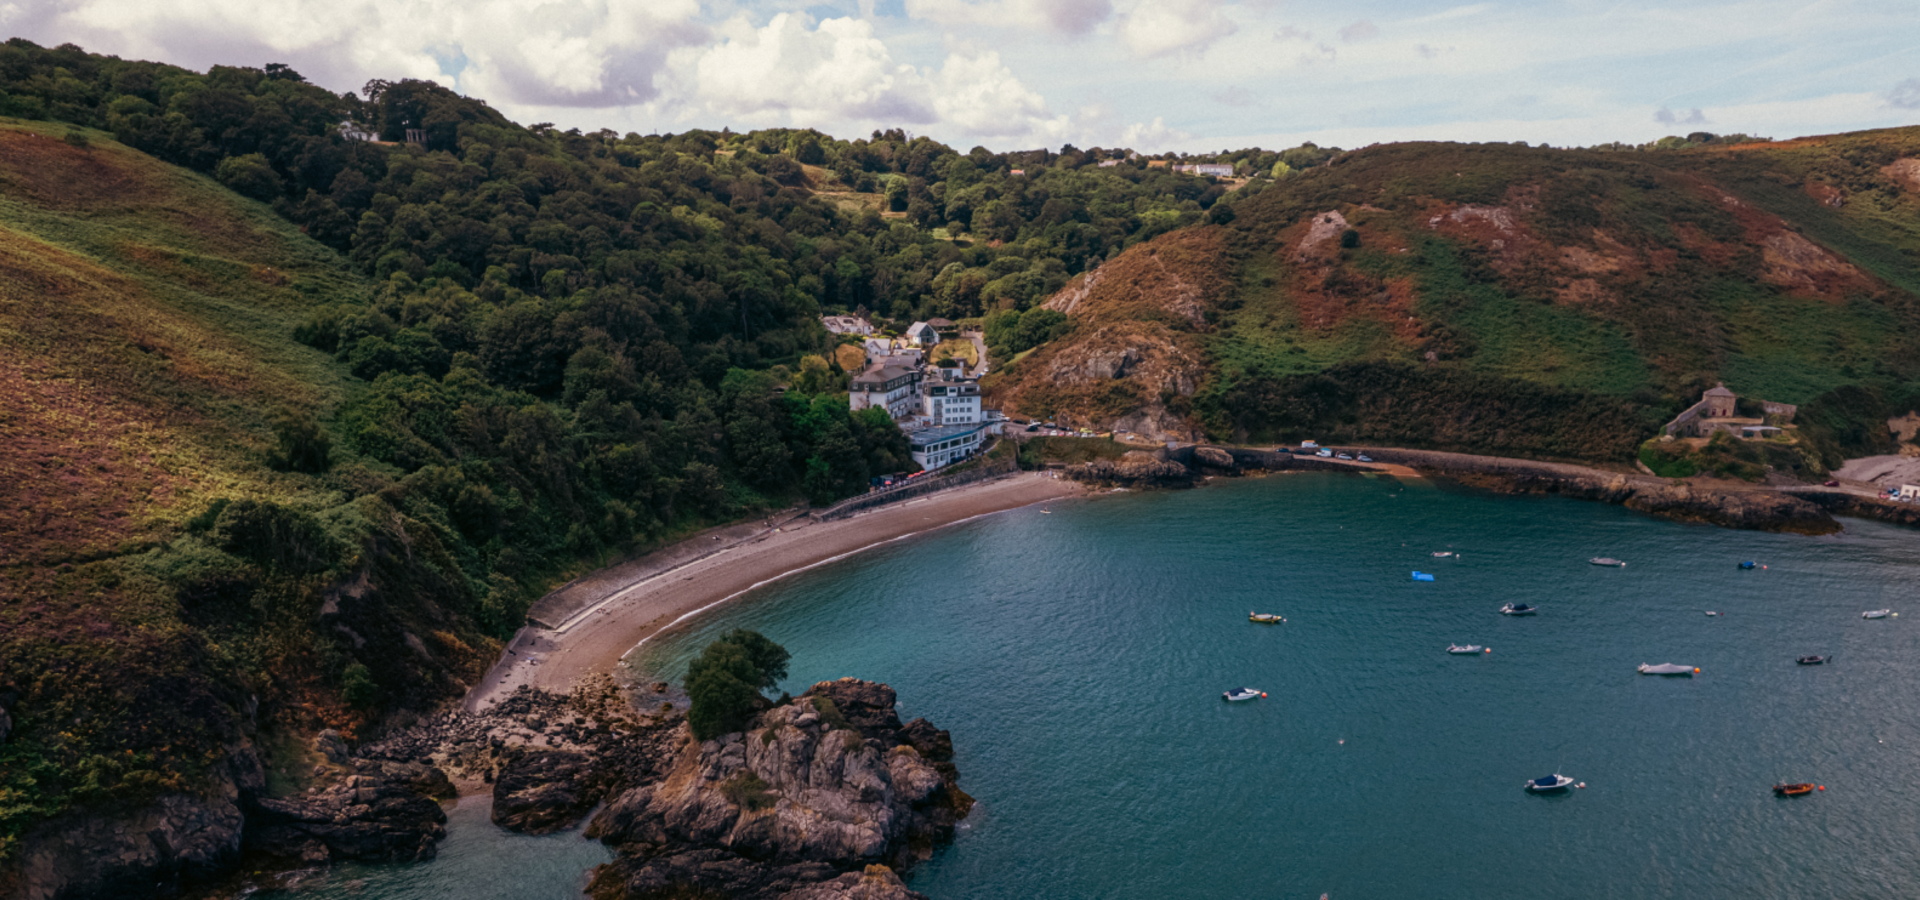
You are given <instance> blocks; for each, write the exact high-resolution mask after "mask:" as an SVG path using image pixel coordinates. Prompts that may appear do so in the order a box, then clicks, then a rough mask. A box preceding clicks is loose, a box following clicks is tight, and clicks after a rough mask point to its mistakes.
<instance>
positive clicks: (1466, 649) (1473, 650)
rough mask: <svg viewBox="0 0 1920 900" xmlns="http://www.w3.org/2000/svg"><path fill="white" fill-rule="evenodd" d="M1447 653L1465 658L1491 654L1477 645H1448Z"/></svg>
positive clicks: (1490, 651)
mask: <svg viewBox="0 0 1920 900" xmlns="http://www.w3.org/2000/svg"><path fill="white" fill-rule="evenodd" d="M1447 652H1448V653H1452V654H1454V655H1456V656H1467V655H1471V654H1477V653H1492V652H1493V651H1492V650H1489V649H1487V648H1485V647H1482V646H1480V645H1479V644H1448V645H1447Z"/></svg>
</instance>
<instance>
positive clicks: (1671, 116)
mask: <svg viewBox="0 0 1920 900" xmlns="http://www.w3.org/2000/svg"><path fill="white" fill-rule="evenodd" d="M1653 120H1654V121H1655V122H1659V123H1660V124H1662V125H1705V124H1707V114H1706V113H1704V112H1701V111H1700V108H1699V107H1695V108H1693V109H1690V110H1688V111H1687V112H1685V113H1676V112H1674V111H1673V110H1670V109H1668V108H1666V107H1664V106H1662V107H1660V110H1659V111H1658V112H1656V113H1654V114H1653Z"/></svg>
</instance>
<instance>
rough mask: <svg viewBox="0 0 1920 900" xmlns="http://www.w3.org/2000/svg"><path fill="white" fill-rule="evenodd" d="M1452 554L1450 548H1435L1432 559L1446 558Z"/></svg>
mask: <svg viewBox="0 0 1920 900" xmlns="http://www.w3.org/2000/svg"><path fill="white" fill-rule="evenodd" d="M1452 555H1453V551H1452V550H1436V551H1434V553H1433V558H1434V559H1446V558H1447V557H1449V556H1452Z"/></svg>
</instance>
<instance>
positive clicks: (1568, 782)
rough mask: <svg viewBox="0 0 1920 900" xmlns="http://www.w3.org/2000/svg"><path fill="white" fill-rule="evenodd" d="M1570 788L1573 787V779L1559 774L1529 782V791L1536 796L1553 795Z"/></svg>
mask: <svg viewBox="0 0 1920 900" xmlns="http://www.w3.org/2000/svg"><path fill="white" fill-rule="evenodd" d="M1570 787H1573V779H1571V778H1568V777H1567V776H1565V775H1561V774H1559V773H1557V772H1556V773H1554V774H1552V775H1546V776H1542V777H1540V778H1534V779H1530V780H1528V782H1527V790H1528V791H1529V792H1531V793H1535V794H1551V793H1554V792H1556V791H1564V790H1566V789H1567V788H1570Z"/></svg>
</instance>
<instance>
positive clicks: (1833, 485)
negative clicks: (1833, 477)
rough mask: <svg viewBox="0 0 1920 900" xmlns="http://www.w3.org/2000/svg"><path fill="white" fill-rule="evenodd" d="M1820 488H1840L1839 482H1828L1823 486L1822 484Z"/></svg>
mask: <svg viewBox="0 0 1920 900" xmlns="http://www.w3.org/2000/svg"><path fill="white" fill-rule="evenodd" d="M1821 486H1822V487H1839V486H1840V482H1838V481H1829V482H1826V483H1824V484H1823V485H1821Z"/></svg>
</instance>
